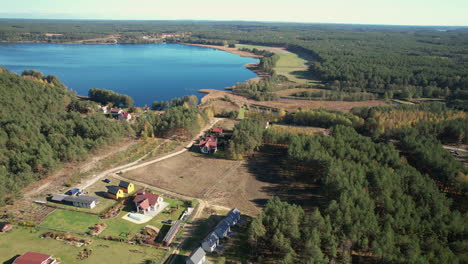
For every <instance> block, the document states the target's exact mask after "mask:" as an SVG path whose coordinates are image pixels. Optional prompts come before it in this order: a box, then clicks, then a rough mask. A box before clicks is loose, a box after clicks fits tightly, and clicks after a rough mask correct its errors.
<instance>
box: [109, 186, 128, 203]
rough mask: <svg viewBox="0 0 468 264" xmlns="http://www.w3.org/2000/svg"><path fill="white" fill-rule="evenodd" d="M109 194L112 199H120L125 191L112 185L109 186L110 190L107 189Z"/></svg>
mask: <svg viewBox="0 0 468 264" xmlns="http://www.w3.org/2000/svg"><path fill="white" fill-rule="evenodd" d="M107 196H109V197H110V198H112V199H116V200H118V199H120V198H124V197H125V193H124V192H123V191H122V189H120V188H119V187H117V186H111V187H109V190H108V191H107Z"/></svg>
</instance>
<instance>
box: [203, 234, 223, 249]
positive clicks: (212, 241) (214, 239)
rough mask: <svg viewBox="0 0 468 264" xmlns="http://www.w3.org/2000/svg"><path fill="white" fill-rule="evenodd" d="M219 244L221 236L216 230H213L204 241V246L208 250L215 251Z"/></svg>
mask: <svg viewBox="0 0 468 264" xmlns="http://www.w3.org/2000/svg"><path fill="white" fill-rule="evenodd" d="M218 245H219V237H218V236H217V235H216V233H215V232H211V233H210V234H209V235H208V236H207V237H206V238H205V239H204V240H203V242H202V248H203V249H204V250H205V251H206V252H213V251H214V250H215V249H216V247H217V246H218Z"/></svg>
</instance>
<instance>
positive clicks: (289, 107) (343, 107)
mask: <svg viewBox="0 0 468 264" xmlns="http://www.w3.org/2000/svg"><path fill="white" fill-rule="evenodd" d="M199 92H200V93H204V94H207V95H205V96H204V97H203V98H202V100H201V101H202V103H206V102H209V101H211V100H215V99H218V98H223V97H225V96H227V97H228V98H229V99H230V100H231V101H233V102H235V103H236V104H237V105H239V106H242V105H244V104H245V105H248V106H250V105H256V106H262V107H265V108H272V109H284V110H286V111H289V112H294V111H297V109H298V108H299V107H300V108H302V109H318V108H325V109H332V110H339V111H343V112H349V111H350V110H351V109H352V108H355V107H362V106H369V107H372V106H382V105H387V103H385V101H382V100H372V101H359V102H346V101H315V100H288V99H279V100H276V101H255V100H251V99H247V98H245V97H242V96H239V95H234V94H232V93H231V92H228V91H219V90H211V89H202V90H199Z"/></svg>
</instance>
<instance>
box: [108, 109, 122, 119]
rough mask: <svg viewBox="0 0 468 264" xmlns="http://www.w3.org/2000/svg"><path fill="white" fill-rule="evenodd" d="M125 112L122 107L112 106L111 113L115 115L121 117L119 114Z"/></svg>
mask: <svg viewBox="0 0 468 264" xmlns="http://www.w3.org/2000/svg"><path fill="white" fill-rule="evenodd" d="M122 112H123V110H122V108H111V109H110V113H111V115H112V116H113V117H119V115H120V114H121V113H122Z"/></svg>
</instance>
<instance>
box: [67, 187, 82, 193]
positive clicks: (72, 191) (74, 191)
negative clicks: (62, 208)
mask: <svg viewBox="0 0 468 264" xmlns="http://www.w3.org/2000/svg"><path fill="white" fill-rule="evenodd" d="M79 193H80V189H78V188H74V189H71V190H69V191H68V192H66V193H65V194H66V195H78V194H79Z"/></svg>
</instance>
